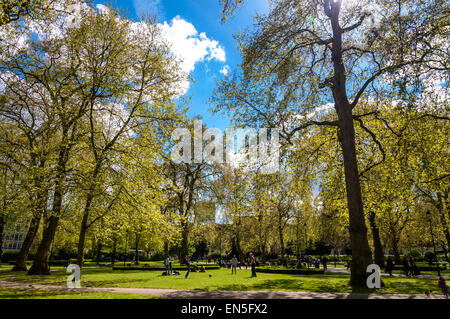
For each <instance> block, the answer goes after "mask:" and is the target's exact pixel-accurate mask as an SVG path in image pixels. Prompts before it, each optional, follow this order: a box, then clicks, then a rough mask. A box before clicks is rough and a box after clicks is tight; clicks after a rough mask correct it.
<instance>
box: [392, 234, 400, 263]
mask: <svg viewBox="0 0 450 319" xmlns="http://www.w3.org/2000/svg"><path fill="white" fill-rule="evenodd" d="M392 250H393V251H394V262H395V264H396V265H400V264H401V263H402V259H401V257H400V252H399V250H398V240H397V238H395V237H392Z"/></svg>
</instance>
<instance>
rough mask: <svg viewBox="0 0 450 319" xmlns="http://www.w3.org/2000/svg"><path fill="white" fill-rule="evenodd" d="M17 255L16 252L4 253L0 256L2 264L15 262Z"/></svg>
mask: <svg viewBox="0 0 450 319" xmlns="http://www.w3.org/2000/svg"><path fill="white" fill-rule="evenodd" d="M18 255H19V252H18V251H5V252H4V253H3V254H2V262H4V263H11V262H15V261H16V260H17V256H18Z"/></svg>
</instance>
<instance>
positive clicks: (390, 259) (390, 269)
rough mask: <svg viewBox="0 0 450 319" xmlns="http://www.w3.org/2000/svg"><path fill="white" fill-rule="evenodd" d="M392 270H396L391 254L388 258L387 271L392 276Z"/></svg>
mask: <svg viewBox="0 0 450 319" xmlns="http://www.w3.org/2000/svg"><path fill="white" fill-rule="evenodd" d="M392 270H394V261H393V260H392V257H391V256H389V257H388V258H387V260H386V272H387V273H388V274H389V276H392Z"/></svg>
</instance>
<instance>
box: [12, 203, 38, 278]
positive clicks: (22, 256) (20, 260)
mask: <svg viewBox="0 0 450 319" xmlns="http://www.w3.org/2000/svg"><path fill="white" fill-rule="evenodd" d="M41 218H42V213H41V212H39V211H38V212H35V214H34V215H33V217H32V219H31V222H30V226H29V227H28V231H27V234H26V235H25V239H24V240H23V243H22V247H21V248H20V251H19V255H18V256H17V260H16V264H15V265H14V267H13V269H12V270H13V271H27V270H28V269H27V260H28V254H29V253H30V249H31V246H32V245H33V242H34V238H35V237H36V234H37V232H38V229H39V224H40V222H41Z"/></svg>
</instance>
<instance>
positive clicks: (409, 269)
mask: <svg viewBox="0 0 450 319" xmlns="http://www.w3.org/2000/svg"><path fill="white" fill-rule="evenodd" d="M402 266H403V271H404V272H405V275H406V276H407V277H409V276H411V277H416V276H418V275H420V270H419V267H417V265H416V261H415V260H414V257H413V256H403V259H402ZM394 267H395V263H394V260H393V259H392V257H391V256H389V257H388V258H387V260H386V272H387V273H388V274H389V275H390V276H392V270H394Z"/></svg>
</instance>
